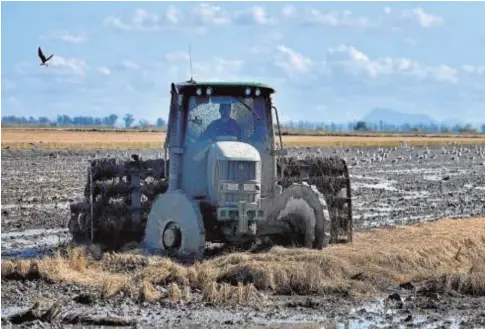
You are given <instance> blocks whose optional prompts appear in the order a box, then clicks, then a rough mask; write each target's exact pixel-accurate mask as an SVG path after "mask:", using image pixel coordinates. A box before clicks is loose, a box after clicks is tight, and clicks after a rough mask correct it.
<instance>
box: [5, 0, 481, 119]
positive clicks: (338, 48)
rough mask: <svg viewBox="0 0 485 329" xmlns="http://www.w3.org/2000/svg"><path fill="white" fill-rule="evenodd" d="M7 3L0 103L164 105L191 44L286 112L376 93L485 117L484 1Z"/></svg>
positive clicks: (209, 62) (159, 111)
mask: <svg viewBox="0 0 485 329" xmlns="http://www.w3.org/2000/svg"><path fill="white" fill-rule="evenodd" d="M1 5H2V17H1V18H2V22H1V26H2V33H1V35H2V41H1V43H2V59H1V63H2V103H1V104H2V116H3V115H12V114H13V115H24V116H30V115H33V116H41V115H46V116H49V117H51V118H55V116H56V115H57V114H59V113H65V114H69V115H93V116H105V115H108V114H110V113H116V114H118V115H120V116H121V115H123V114H124V113H126V112H131V113H133V114H134V115H135V117H136V118H137V119H141V118H144V119H148V120H155V119H156V118H157V117H159V116H161V117H164V118H166V116H167V109H168V98H167V96H168V91H169V84H170V82H172V81H175V82H177V81H184V80H187V79H188V78H189V77H190V74H189V62H188V48H189V45H191V46H192V60H193V68H194V78H195V80H237V79H242V80H258V81H261V82H266V83H268V84H271V85H273V86H274V87H275V88H276V90H277V94H276V95H275V101H276V105H277V107H278V109H279V112H280V115H281V117H282V120H283V121H286V120H299V119H302V120H312V121H330V120H332V121H336V122H346V121H349V120H355V119H358V118H360V117H363V116H364V115H365V114H366V113H368V112H370V111H371V110H372V109H374V108H376V107H379V108H390V109H394V110H398V111H402V112H408V113H425V114H428V115H430V116H431V117H433V118H435V119H438V120H443V119H446V118H449V117H457V118H460V119H461V120H464V121H467V122H473V123H481V122H484V121H485V19H483V13H485V3H483V2H482V3H479V2H475V3H473V2H469V3H460V2H454V3H452V2H441V3H437V2H423V3H420V2H388V3H386V2H372V3H363V2H353V3H351V2H306V3H304V2H279V3H277V2H266V3H265V2H238V3H232V2H2V4H1ZM39 45H40V46H41V47H42V48H43V49H44V52H45V53H47V54H51V53H54V54H55V55H54V57H53V60H52V63H51V66H49V67H47V68H46V67H41V66H39V60H38V58H37V54H36V51H37V46H39Z"/></svg>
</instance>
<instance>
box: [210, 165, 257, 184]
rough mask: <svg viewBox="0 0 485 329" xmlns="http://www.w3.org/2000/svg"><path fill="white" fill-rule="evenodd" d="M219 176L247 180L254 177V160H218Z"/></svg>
mask: <svg viewBox="0 0 485 329" xmlns="http://www.w3.org/2000/svg"><path fill="white" fill-rule="evenodd" d="M219 175H220V176H219V177H220V178H221V179H223V180H234V181H247V180H255V179H256V162H254V161H219Z"/></svg>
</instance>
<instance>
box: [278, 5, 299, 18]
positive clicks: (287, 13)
mask: <svg viewBox="0 0 485 329" xmlns="http://www.w3.org/2000/svg"><path fill="white" fill-rule="evenodd" d="M281 13H282V14H283V17H286V18H290V17H293V16H294V15H295V14H296V8H295V6H293V5H285V6H284V7H283V8H282V9H281Z"/></svg>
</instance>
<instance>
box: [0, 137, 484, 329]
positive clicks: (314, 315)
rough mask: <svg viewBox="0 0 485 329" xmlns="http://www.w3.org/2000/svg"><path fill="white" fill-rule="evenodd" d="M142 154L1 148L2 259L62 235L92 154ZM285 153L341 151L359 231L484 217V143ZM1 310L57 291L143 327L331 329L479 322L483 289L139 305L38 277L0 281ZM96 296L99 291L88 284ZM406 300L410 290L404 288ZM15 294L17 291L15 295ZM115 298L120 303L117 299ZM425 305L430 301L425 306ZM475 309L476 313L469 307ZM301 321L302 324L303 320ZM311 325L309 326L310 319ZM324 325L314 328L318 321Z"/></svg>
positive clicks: (53, 243)
mask: <svg viewBox="0 0 485 329" xmlns="http://www.w3.org/2000/svg"><path fill="white" fill-rule="evenodd" d="M132 153H138V154H141V156H142V158H145V159H146V158H153V157H157V156H159V155H160V152H159V151H157V150H143V151H141V152H140V151H139V150H133V151H132V150H127V151H106V150H102V151H76V152H74V151H55V150H54V151H50V150H29V151H10V150H2V194H1V198H2V207H1V208H2V209H1V211H2V221H1V225H2V242H1V244H2V258H7V257H12V258H19V257H39V256H42V255H44V254H48V253H50V252H51V251H52V250H53V248H54V249H55V248H57V246H58V245H59V244H60V243H61V244H62V243H63V242H66V241H68V239H69V235H68V234H67V232H66V230H65V226H66V224H67V219H68V213H69V207H68V205H69V202H70V201H73V200H79V199H80V198H81V197H82V193H83V189H84V184H85V182H86V168H87V165H88V160H90V159H93V158H95V157H104V156H107V155H109V156H112V157H124V158H128V157H129V156H130V155H131V154H132ZM289 153H290V155H297V156H302V157H304V156H307V155H309V154H323V155H328V156H335V155H337V156H341V157H343V158H345V159H346V160H347V162H348V164H349V170H350V174H351V179H352V181H351V185H352V193H353V214H354V226H355V230H356V231H362V230H367V229H370V228H373V227H382V226H392V225H396V224H397V225H400V224H407V223H413V222H417V221H422V220H432V219H435V218H441V217H444V216H447V217H456V218H460V217H469V216H477V215H482V216H483V215H485V175H484V172H485V146H483V145H482V146H480V145H477V146H466V147H460V146H453V145H452V146H448V147H437V148H429V149H428V148H424V147H411V148H410V147H406V146H404V147H398V148H384V149H377V148H375V149H365V150H359V149H308V148H292V149H291V150H290V152H289ZM2 288H3V289H2V318H3V317H5V316H6V315H7V313H8V312H9V311H12V310H14V308H15V307H27V306H30V305H31V304H32V303H33V301H34V300H35V299H36V298H39V297H42V298H47V299H55V298H62V299H63V300H64V304H63V305H64V307H66V308H68V309H77V308H81V309H86V310H90V311H93V312H98V313H99V312H106V311H110V312H114V313H117V314H119V315H127V316H135V317H139V318H140V319H141V320H140V321H141V322H142V323H143V325H142V327H167V328H168V327H170V328H173V327H180V328H187V327H188V326H190V325H194V324H200V325H201V326H197V327H207V328H219V327H238V328H240V327H247V326H249V327H252V328H255V327H258V326H263V325H268V324H278V323H285V322H286V323H296V324H302V325H303V324H305V323H327V326H326V327H328V328H331V327H332V323H333V325H335V327H339V328H340V327H342V328H344V327H345V326H346V325H347V324H348V325H349V327H351V328H367V327H371V326H372V325H378V326H382V327H386V326H387V327H391V325H392V324H393V323H394V324H395V325H396V327H406V326H408V327H409V325H411V324H414V326H415V327H429V328H434V327H438V326H440V325H441V326H444V327H453V326H455V327H459V324H460V323H461V327H463V328H475V327H480V326H482V327H484V326H485V314H484V313H482V312H480V311H478V312H477V311H476V310H482V309H485V300H484V298H483V297H480V298H471V297H466V296H455V295H450V296H448V295H447V296H444V295H442V294H438V297H439V300H437V301H433V300H434V299H435V298H436V296H435V295H433V296H429V295H426V294H424V295H423V296H419V295H418V296H416V297H413V298H410V299H408V301H407V303H408V304H406V305H404V307H403V306H402V305H400V306H396V305H394V306H392V305H391V306H390V307H384V306H383V305H381V304H380V303H381V302H376V303H374V304H364V305H362V304H359V303H358V301H355V300H353V299H352V298H350V297H346V296H326V297H315V296H313V297H304V296H303V297H288V296H287V297H284V298H283V297H278V296H274V297H270V298H269V300H268V302H267V303H266V304H265V305H259V306H256V307H246V308H244V307H233V308H231V307H227V308H216V307H214V306H211V305H203V304H201V303H186V304H184V303H174V304H170V303H169V304H163V303H162V304H155V305H154V304H147V303H144V304H138V303H136V302H135V301H133V300H130V299H129V298H121V299H120V300H118V301H117V300H103V299H96V298H95V300H94V302H93V303H92V304H89V305H84V304H79V303H78V302H76V301H75V297H76V296H77V295H78V294H79V293H81V292H86V290H87V289H86V288H79V287H76V286H72V285H63V284H56V285H49V284H47V283H44V282H42V281H25V282H24V281H10V280H9V281H6V280H2ZM92 293H93V294H95V293H96V292H95V291H93V292H92ZM400 294H402V297H403V299H405V298H406V294H407V293H406V292H400ZM14 296H15V297H14ZM118 303H119V304H118ZM430 305H431V306H430ZM473 310H475V311H473ZM302 328H303V326H302ZM307 328H313V327H311V326H308V327H307ZM315 328H320V326H315Z"/></svg>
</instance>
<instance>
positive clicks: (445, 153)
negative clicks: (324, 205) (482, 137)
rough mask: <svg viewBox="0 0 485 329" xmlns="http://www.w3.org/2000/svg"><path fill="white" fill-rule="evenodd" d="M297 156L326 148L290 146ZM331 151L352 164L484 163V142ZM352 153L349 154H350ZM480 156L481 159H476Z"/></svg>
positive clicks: (302, 157) (405, 145) (314, 152)
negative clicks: (430, 161)
mask: <svg viewBox="0 0 485 329" xmlns="http://www.w3.org/2000/svg"><path fill="white" fill-rule="evenodd" d="M293 149H294V150H296V151H297V152H296V153H297V154H296V157H297V158H298V159H304V158H306V157H308V156H310V157H312V156H322V155H324V154H325V153H327V152H326V151H323V150H322V149H313V148H311V147H307V148H301V147H294V148H293ZM331 152H332V153H333V154H337V155H340V154H342V157H343V158H344V159H345V160H346V161H347V162H348V163H349V166H351V167H354V166H358V165H359V164H366V163H380V162H390V163H392V164H396V163H398V162H401V161H407V162H409V163H414V164H420V163H422V161H429V159H436V160H440V161H445V162H455V163H459V162H464V161H465V162H472V161H478V162H479V163H478V165H481V166H485V146H461V145H452V146H451V147H450V146H448V147H424V148H423V147H415V146H412V145H407V144H403V145H401V146H395V147H390V148H382V147H379V148H377V149H359V148H357V149H343V150H341V149H334V150H332V151H331ZM349 153H350V154H352V153H353V155H352V156H350V154H349ZM480 160H482V161H480Z"/></svg>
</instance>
